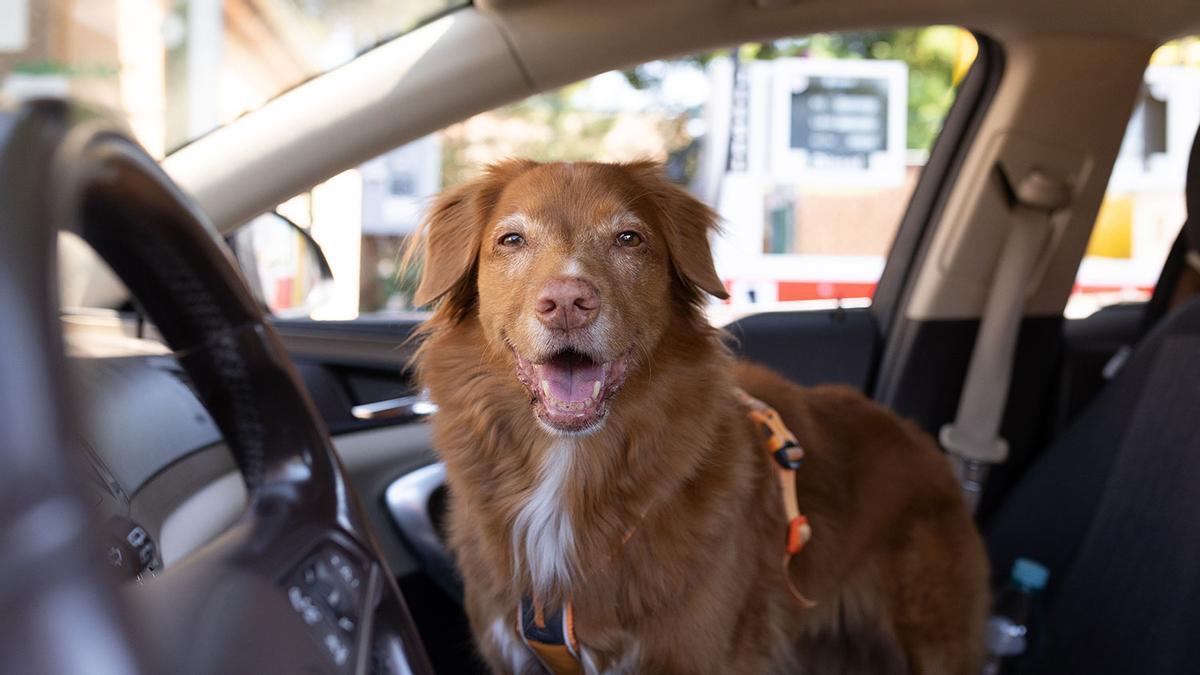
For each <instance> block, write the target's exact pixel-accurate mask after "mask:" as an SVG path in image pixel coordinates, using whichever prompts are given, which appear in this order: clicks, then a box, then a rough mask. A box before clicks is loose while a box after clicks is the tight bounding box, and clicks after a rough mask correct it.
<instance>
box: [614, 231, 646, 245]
mask: <svg viewBox="0 0 1200 675" xmlns="http://www.w3.org/2000/svg"><path fill="white" fill-rule="evenodd" d="M641 243H642V235H640V234H638V233H637V232H634V231H633V230H625V231H624V232H622V233H621V234H618V235H617V246H627V247H630V248H632V247H634V246H637V245H639V244H641Z"/></svg>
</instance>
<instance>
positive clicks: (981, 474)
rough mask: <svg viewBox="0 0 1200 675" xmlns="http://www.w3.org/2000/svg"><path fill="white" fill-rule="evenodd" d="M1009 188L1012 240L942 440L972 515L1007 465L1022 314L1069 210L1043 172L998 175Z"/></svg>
mask: <svg viewBox="0 0 1200 675" xmlns="http://www.w3.org/2000/svg"><path fill="white" fill-rule="evenodd" d="M997 172H998V173H999V175H1000V177H1001V178H1002V180H1004V183H1005V186H1006V187H1007V188H1008V191H1009V195H1010V203H1011V214H1012V215H1011V218H1010V221H1009V222H1010V225H1009V232H1008V238H1007V239H1006V241H1005V243H1004V249H1003V250H1002V251H1001V253H1000V258H999V260H998V261H997V263H996V272H995V275H994V277H993V280H992V286H991V289H990V290H989V291H988V297H987V304H986V305H985V307H984V311H983V316H982V317H981V319H980V322H979V333H978V336H977V337H976V338H975V347H974V350H973V351H972V352H971V361H970V364H969V365H968V367H967V376H966V380H965V381H964V383H963V389H962V395H961V396H960V398H959V402H958V413H957V415H956V416H955V418H954V422H952V423H950V424H947V425H945V426H943V427H942V429H941V432H940V433H939V434H938V439H939V440H940V441H941V444H942V447H943V448H945V449H946V451H947V452H949V453H950V455H951V456H952V457H953V459H954V465H955V472H956V473H957V474H958V479H959V483H960V485H961V486H962V490H963V496H964V497H965V498H966V500H967V504H968V506H969V507H970V509H971V511H972V513H973V512H974V511H975V508H976V507H977V506H978V504H979V495H980V492H981V491H982V489H983V482H984V479H985V478H987V473H988V470H989V468H990V467H991V466H992V465H995V464H1001V463H1003V462H1004V460H1005V459H1007V457H1008V443H1007V442H1005V440H1004V439H1003V438H1001V437H1000V420H1001V418H1002V417H1003V415H1004V404H1005V402H1006V401H1007V399H1008V387H1009V382H1010V380H1011V378H1012V363H1013V355H1014V353H1015V351H1016V344H1017V332H1018V330H1019V329H1020V327H1021V318H1022V316H1023V315H1024V313H1025V301H1026V298H1027V297H1028V293H1029V287H1030V283H1031V280H1032V279H1033V277H1034V276H1035V272H1036V271H1037V269H1038V267H1039V263H1041V262H1042V261H1043V258H1044V254H1045V252H1046V251H1047V247H1046V244H1047V242H1048V241H1049V240H1050V235H1051V233H1052V232H1053V223H1054V217H1055V214H1056V212H1058V211H1060V210H1061V209H1062V208H1063V207H1065V206H1066V205H1067V204H1069V203H1070V200H1071V186H1070V184H1069V183H1068V182H1067V181H1066V180H1062V179H1059V178H1055V177H1053V176H1051V175H1049V174H1047V173H1046V172H1045V171H1042V170H1040V169H1038V168H1033V169H1031V170H1030V171H1029V172H1028V173H1027V174H1025V176H1024V177H1023V178H1021V179H1020V181H1015V182H1014V181H1013V180H1012V179H1011V178H1010V177H1009V176H1007V175H1006V174H1005V173H1004V170H1003V167H1002V166H999V167H998V171H997Z"/></svg>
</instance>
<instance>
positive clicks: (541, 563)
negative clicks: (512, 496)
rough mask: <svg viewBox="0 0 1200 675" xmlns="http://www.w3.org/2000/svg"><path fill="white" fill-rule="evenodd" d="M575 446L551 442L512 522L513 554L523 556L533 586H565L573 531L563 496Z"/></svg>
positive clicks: (572, 552) (571, 559)
mask: <svg viewBox="0 0 1200 675" xmlns="http://www.w3.org/2000/svg"><path fill="white" fill-rule="evenodd" d="M574 456H575V448H574V447H573V444H572V443H571V442H570V441H567V440H562V441H558V442H556V443H555V444H554V445H552V446H551V447H550V448H549V449H548V450H547V452H546V454H545V456H544V457H543V459H542V466H541V467H540V469H539V471H538V482H537V485H536V486H535V487H534V490H533V493H532V494H531V495H530V496H529V499H528V500H527V501H526V502H525V505H524V506H522V507H521V510H520V511H519V512H517V517H516V520H515V521H514V523H513V534H512V537H513V556H514V558H515V559H516V560H524V561H525V566H526V567H527V568H528V570H529V575H530V577H531V578H532V581H533V586H534V588H549V587H550V586H552V585H554V584H556V583H557V584H559V585H560V587H565V586H566V585H568V583H569V582H570V580H571V572H572V569H573V568H574V566H575V565H574V560H575V531H574V529H573V528H572V526H571V514H570V511H569V510H568V507H567V504H568V501H567V499H566V490H567V483H568V482H569V481H570V479H571V466H572V463H573V461H574Z"/></svg>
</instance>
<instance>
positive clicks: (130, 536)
mask: <svg viewBox="0 0 1200 675" xmlns="http://www.w3.org/2000/svg"><path fill="white" fill-rule="evenodd" d="M106 529H107V536H106V539H107V544H108V545H107V546H106V547H105V557H106V558H107V559H108V564H109V566H110V567H112V568H113V569H114V570H116V571H117V573H118V574H119V575H120V576H121V577H123V578H127V579H130V580H133V579H140V578H141V576H142V574H144V573H147V572H149V573H154V572H157V571H158V569H159V567H160V564H159V558H158V547H157V546H156V545H155V544H154V540H153V539H151V538H150V535H149V534H148V533H147V532H146V530H145V528H143V527H142V526H141V525H138V524H137V523H135V522H133V521H132V520H130V519H128V518H126V517H124V516H113V517H112V518H110V519H109V521H108V526H107V528H106Z"/></svg>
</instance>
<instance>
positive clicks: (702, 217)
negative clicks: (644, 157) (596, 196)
mask: <svg viewBox="0 0 1200 675" xmlns="http://www.w3.org/2000/svg"><path fill="white" fill-rule="evenodd" d="M624 168H625V170H626V171H628V172H629V173H630V175H631V176H633V178H634V180H635V181H636V182H637V184H638V187H639V188H642V190H643V192H642V195H643V197H642V198H643V199H646V200H648V201H649V203H650V207H651V209H652V210H653V211H654V215H655V216H656V217H657V219H658V221H659V223H661V225H662V227H663V229H664V230H665V232H666V240H667V249H668V251H669V252H670V255H671V263H672V265H674V268H675V273H676V274H677V275H678V276H679V278H680V279H681V280H682V281H683V282H684V283H685V284H689V285H690V286H691V287H692V288H693V289H699V290H700V291H703V292H705V293H708V294H709V295H713V296H715V297H718V298H720V299H722V300H726V299H728V298H729V293H727V292H726V291H725V284H724V283H722V282H721V277H719V276H717V268H716V266H715V265H714V263H713V257H712V248H711V247H710V246H709V244H708V237H709V235H710V234H712V233H714V232H717V231H718V229H719V225H718V217H717V214H716V212H715V211H713V210H712V209H710V208H709V207H708V206H707V205H706V204H705V203H704V202H701V201H700V200H699V199H696V198H695V197H693V196H692V195H690V194H688V192H687V190H684V189H683V188H681V187H679V186H678V185H675V184H674V183H672V182H670V181H668V180H667V179H666V176H665V175H664V174H663V167H662V165H661V164H659V163H658V162H650V161H644V162H634V163H632V164H626V165H624ZM701 297H702V296H701V295H700V294H699V293H696V294H695V298H696V300H697V301H699V300H700V298H701Z"/></svg>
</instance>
